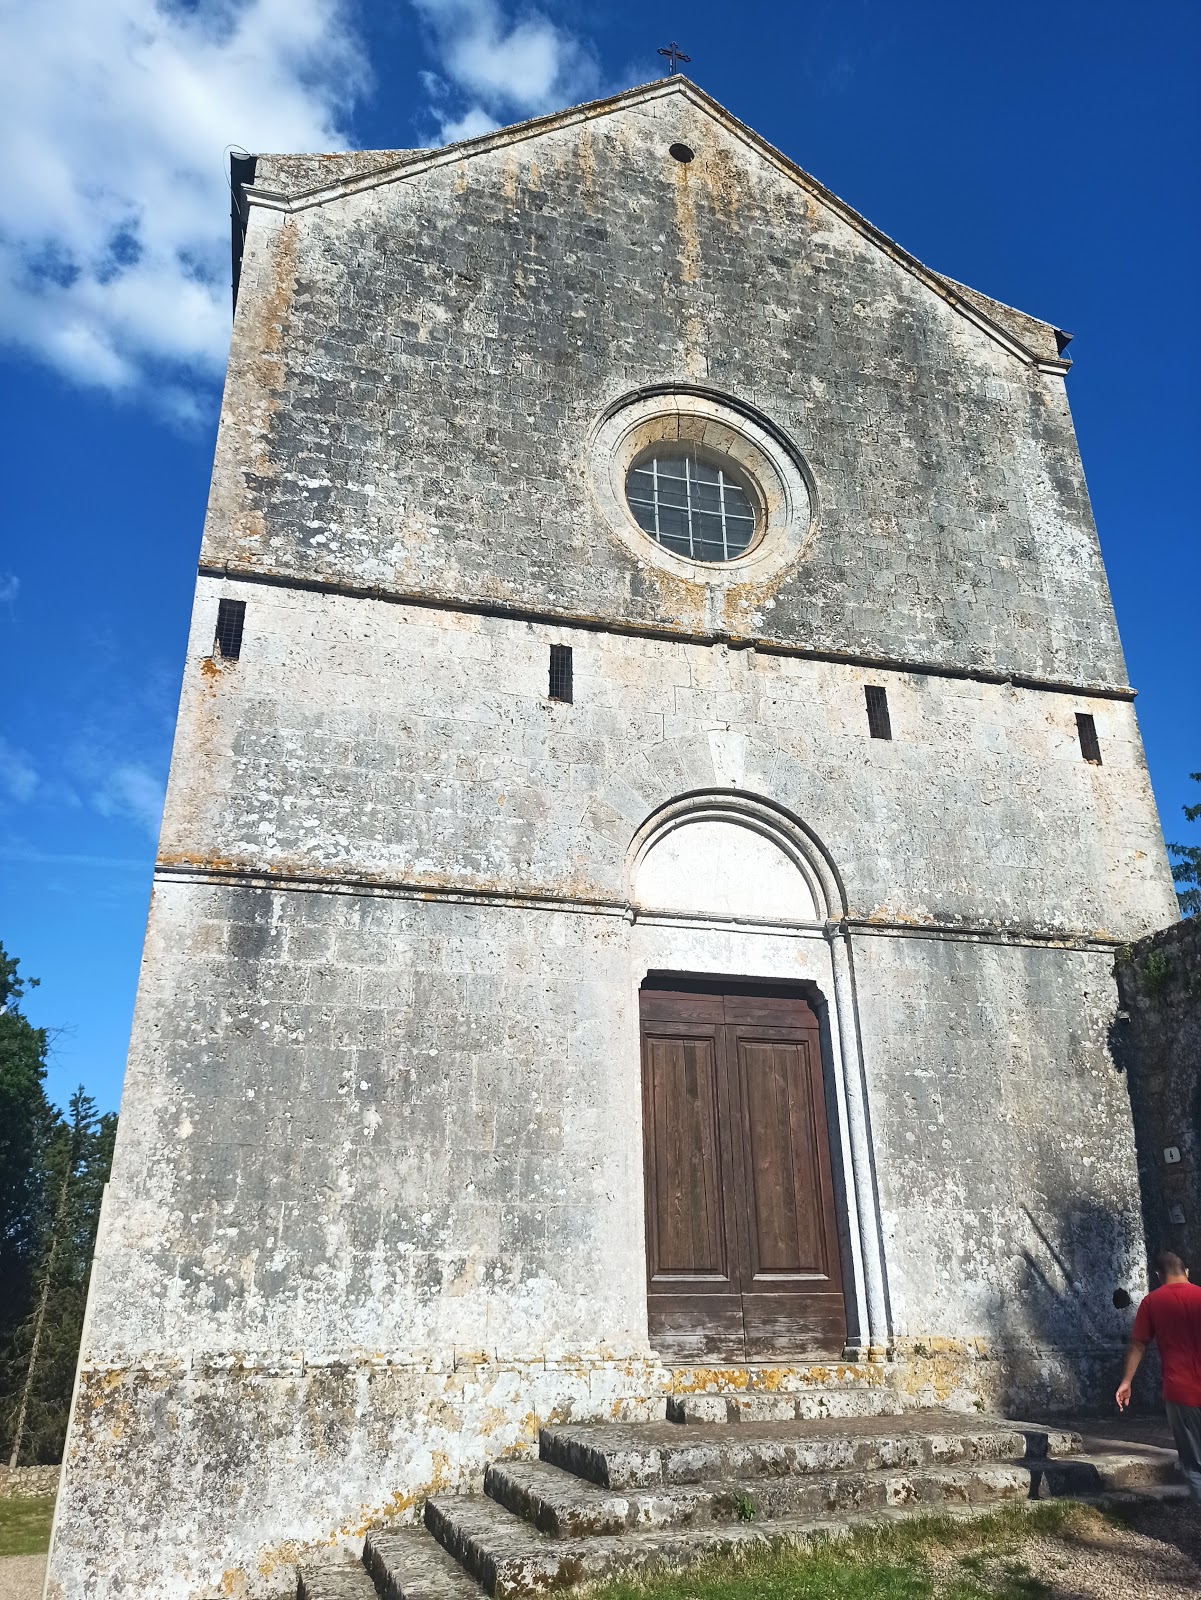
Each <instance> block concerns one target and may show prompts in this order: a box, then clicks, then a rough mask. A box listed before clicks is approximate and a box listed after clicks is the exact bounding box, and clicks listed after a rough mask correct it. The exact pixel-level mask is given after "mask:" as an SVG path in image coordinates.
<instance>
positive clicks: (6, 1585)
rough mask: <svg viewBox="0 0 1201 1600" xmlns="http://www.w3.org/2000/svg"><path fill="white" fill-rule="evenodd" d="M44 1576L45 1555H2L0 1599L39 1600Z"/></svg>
mask: <svg viewBox="0 0 1201 1600" xmlns="http://www.w3.org/2000/svg"><path fill="white" fill-rule="evenodd" d="M45 1577H46V1557H45V1556H4V1557H3V1558H2V1559H0V1600H41V1595H42V1583H43V1581H44V1579H45Z"/></svg>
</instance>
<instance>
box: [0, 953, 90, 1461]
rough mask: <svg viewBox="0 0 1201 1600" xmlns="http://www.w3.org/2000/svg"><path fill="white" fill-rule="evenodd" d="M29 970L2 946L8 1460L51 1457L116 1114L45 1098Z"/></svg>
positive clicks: (67, 1395)
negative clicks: (21, 970)
mask: <svg viewBox="0 0 1201 1600" xmlns="http://www.w3.org/2000/svg"><path fill="white" fill-rule="evenodd" d="M30 987H32V981H31V980H23V979H21V978H19V977H18V975H17V963H16V961H14V960H12V959H11V958H10V957H9V956H8V955H7V954H6V953H5V951H4V949H3V947H2V946H0V1288H2V1289H3V1292H2V1293H0V1439H3V1440H4V1442H5V1448H4V1456H5V1457H6V1458H8V1459H9V1460H10V1461H12V1462H14V1463H15V1462H17V1461H21V1462H30V1461H45V1462H53V1461H58V1460H60V1459H61V1455H62V1448H63V1441H64V1438H65V1435H66V1428H67V1416H68V1412H69V1410H70V1405H71V1390H72V1386H73V1384H74V1378H75V1364H76V1361H77V1359H78V1354H79V1341H80V1336H81V1334H82V1331H83V1314H84V1308H85V1305H86V1302H87V1291H88V1279H89V1276H90V1273H91V1264H92V1251H93V1248H94V1246H95V1241H96V1228H97V1225H98V1223H99V1220H100V1202H101V1198H102V1196H103V1193H104V1185H105V1183H106V1182H107V1180H108V1172H109V1167H110V1165H111V1162H112V1151H113V1141H114V1138H115V1136H116V1127H117V1119H116V1117H115V1116H113V1115H112V1114H107V1115H105V1116H102V1117H98V1116H97V1115H96V1106H95V1102H94V1101H93V1100H92V1099H91V1098H90V1097H89V1096H88V1095H87V1094H85V1093H84V1091H83V1089H82V1087H81V1088H79V1089H77V1090H76V1092H75V1093H74V1094H73V1095H72V1096H71V1101H70V1106H69V1116H68V1118H65V1119H64V1118H63V1116H62V1115H61V1114H60V1113H59V1112H58V1111H57V1110H56V1109H55V1108H54V1107H53V1106H52V1105H50V1103H49V1102H48V1101H47V1099H46V1095H45V1089H44V1080H45V1075H46V1047H47V1036H46V1032H45V1030H44V1029H41V1028H34V1027H33V1026H32V1025H31V1024H30V1023H29V1022H28V1020H27V1019H26V1018H25V1017H24V1016H22V1015H21V1012H20V1009H19V1006H18V1002H19V1001H20V999H21V997H22V995H23V993H24V992H25V991H26V989H28V988H30Z"/></svg>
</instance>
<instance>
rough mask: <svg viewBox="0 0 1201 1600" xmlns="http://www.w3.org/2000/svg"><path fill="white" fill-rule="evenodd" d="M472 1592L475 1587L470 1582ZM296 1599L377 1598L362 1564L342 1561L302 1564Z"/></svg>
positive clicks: (373, 1586)
mask: <svg viewBox="0 0 1201 1600" xmlns="http://www.w3.org/2000/svg"><path fill="white" fill-rule="evenodd" d="M472 1590H473V1592H474V1594H475V1595H476V1596H477V1600H478V1596H479V1592H480V1591H479V1588H478V1586H477V1585H475V1584H473V1585H472ZM296 1600H378V1596H377V1593H376V1588H375V1585H374V1584H373V1583H372V1581H371V1579H370V1578H369V1577H368V1576H367V1572H366V1569H365V1568H364V1566H363V1564H362V1563H361V1562H359V1561H356V1562H355V1563H354V1564H353V1565H351V1563H350V1562H345V1563H343V1564H342V1565H340V1566H336V1567H304V1568H302V1569H301V1571H300V1573H299V1575H298V1579H297V1584H296Z"/></svg>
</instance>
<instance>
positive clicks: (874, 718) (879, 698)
mask: <svg viewBox="0 0 1201 1600" xmlns="http://www.w3.org/2000/svg"><path fill="white" fill-rule="evenodd" d="M863 692H864V694H865V695H866V696H867V727H868V732H869V733H870V734H871V736H872V738H873V739H891V738H892V723H891V721H890V720H889V716H888V690H887V689H881V688H880V686H879V685H878V684H875V683H869V684H867V685H866V686H865V687H864V691H863Z"/></svg>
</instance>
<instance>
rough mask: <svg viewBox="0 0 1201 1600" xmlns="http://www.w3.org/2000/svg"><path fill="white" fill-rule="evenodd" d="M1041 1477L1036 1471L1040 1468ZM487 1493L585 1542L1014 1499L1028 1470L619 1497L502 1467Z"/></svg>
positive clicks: (551, 1471) (1008, 1467)
mask: <svg viewBox="0 0 1201 1600" xmlns="http://www.w3.org/2000/svg"><path fill="white" fill-rule="evenodd" d="M1038 1470H1039V1471H1041V1470H1042V1469H1041V1468H1040V1469H1038ZM484 1489H485V1493H486V1494H488V1495H489V1496H490V1497H491V1498H492V1499H493V1500H495V1501H497V1503H498V1504H500V1505H502V1506H504V1507H505V1509H506V1510H508V1511H510V1512H512V1513H513V1514H514V1515H515V1516H518V1517H522V1518H523V1519H524V1520H525V1521H527V1522H530V1523H532V1524H533V1525H534V1526H535V1527H536V1528H538V1529H539V1530H540V1531H541V1532H543V1533H547V1534H550V1535H551V1536H552V1537H554V1538H558V1539H564V1538H574V1539H579V1538H592V1537H597V1536H604V1535H608V1534H619V1533H623V1532H625V1531H627V1530H630V1529H635V1530H637V1529H651V1528H663V1529H666V1528H676V1527H700V1526H703V1525H705V1524H708V1523H725V1522H738V1521H742V1520H744V1519H745V1520H755V1519H756V1518H758V1519H760V1520H764V1519H767V1520H773V1521H774V1520H778V1519H780V1518H783V1517H816V1518H824V1517H826V1516H842V1515H844V1514H847V1513H851V1512H860V1511H873V1510H884V1509H887V1508H888V1507H896V1506H905V1505H913V1506H921V1507H922V1508H923V1509H925V1510H927V1511H929V1512H931V1513H932V1514H933V1513H937V1512H941V1511H942V1510H943V1509H945V1507H946V1506H948V1505H968V1504H974V1503H976V1502H978V1501H985V1500H990V1501H1001V1500H1021V1499H1026V1498H1028V1497H1029V1495H1030V1492H1031V1469H1030V1467H1029V1466H1028V1465H1027V1464H1026V1463H1024V1462H1019V1463H1013V1462H997V1463H985V1464H979V1463H978V1464H973V1465H969V1466H963V1467H925V1468H920V1469H918V1470H915V1471H902V1470H896V1469H891V1470H890V1469H884V1470H881V1469H876V1470H874V1471H869V1472H837V1473H832V1474H829V1475H821V1474H805V1475H800V1476H797V1475H792V1476H786V1477H778V1478H752V1479H749V1480H747V1481H744V1482H716V1483H713V1482H707V1483H686V1484H676V1485H672V1486H669V1485H666V1484H660V1485H658V1486H656V1487H654V1488H649V1489H629V1490H626V1491H624V1492H620V1491H615V1490H612V1489H601V1488H599V1487H597V1485H595V1484H590V1483H586V1482H584V1481H583V1480H582V1479H580V1478H576V1477H574V1476H573V1475H572V1474H571V1473H568V1472H563V1471H562V1470H561V1469H560V1468H558V1467H553V1466H551V1465H550V1464H549V1463H547V1462H544V1461H507V1462H502V1463H498V1464H496V1465H494V1466H492V1467H490V1468H489V1470H488V1475H487V1477H486V1479H485V1482H484Z"/></svg>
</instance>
